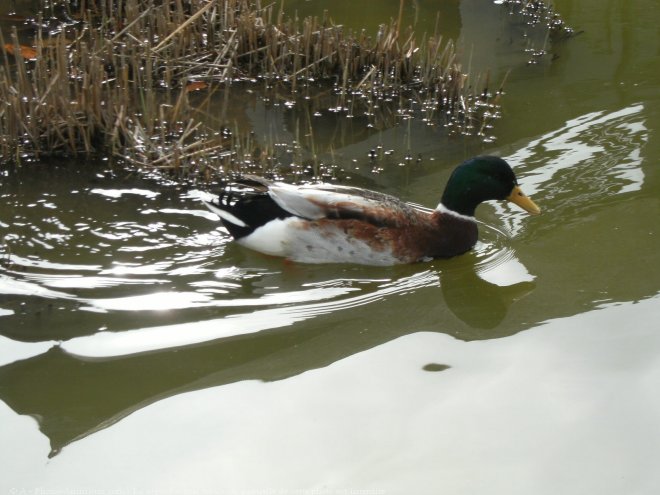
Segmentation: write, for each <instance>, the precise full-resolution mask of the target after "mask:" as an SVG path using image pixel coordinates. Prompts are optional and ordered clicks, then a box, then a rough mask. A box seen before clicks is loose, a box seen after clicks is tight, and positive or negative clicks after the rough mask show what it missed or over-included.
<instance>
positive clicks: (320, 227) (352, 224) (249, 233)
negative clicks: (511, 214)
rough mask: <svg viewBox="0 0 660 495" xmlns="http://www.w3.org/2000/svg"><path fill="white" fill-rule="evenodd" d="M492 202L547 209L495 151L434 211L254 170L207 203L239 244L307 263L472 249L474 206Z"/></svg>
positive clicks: (476, 162)
mask: <svg viewBox="0 0 660 495" xmlns="http://www.w3.org/2000/svg"><path fill="white" fill-rule="evenodd" d="M488 200H508V201H511V202H513V203H515V204H517V205H518V206H520V207H522V208H523V209H524V210H526V211H527V212H529V213H531V214H538V213H540V210H539V208H538V207H537V206H536V205H535V204H534V202H533V201H532V200H531V199H530V198H529V197H527V196H525V195H524V194H523V192H522V191H521V189H520V187H519V186H518V181H517V180H516V176H515V174H514V173H513V170H512V169H511V167H510V166H509V164H508V163H507V162H506V161H504V160H503V159H501V158H498V157H495V156H478V157H476V158H472V159H470V160H467V161H465V162H464V163H462V164H461V165H459V166H458V167H456V169H455V170H454V171H453V173H452V174H451V176H450V178H449V181H448V182H447V186H446V187H445V191H444V193H443V195H442V199H441V201H440V204H439V205H438V206H437V208H435V209H434V210H424V209H421V208H419V207H415V206H413V205H410V204H408V203H405V202H403V201H401V200H399V199H397V198H395V197H393V196H390V195H388V194H383V193H379V192H375V191H369V190H366V189H360V188H357V187H349V186H336V185H329V184H305V185H299V186H296V185H291V184H286V183H283V182H273V181H270V180H267V179H264V178H262V177H256V176H247V175H246V176H244V177H243V178H241V179H238V180H237V181H235V182H233V183H232V184H231V185H229V186H227V187H225V188H224V189H223V190H222V192H221V193H220V194H219V196H218V198H217V200H213V201H210V202H206V204H207V206H208V207H209V209H210V210H211V211H213V212H215V213H216V214H217V215H218V216H219V217H220V219H221V220H222V223H223V225H224V226H225V227H226V228H227V230H228V231H229V233H230V234H231V235H232V236H233V237H234V239H236V242H237V243H238V244H240V245H242V246H245V247H247V248H250V249H253V250H255V251H259V252H262V253H265V254H268V255H273V256H283V257H285V258H288V259H290V260H292V261H298V262H303V263H360V264H366V265H394V264H399V263H413V262H417V261H423V260H428V259H431V258H448V257H452V256H456V255H459V254H462V253H465V252H466V251H469V250H470V249H472V248H473V247H474V245H475V244H476V242H477V222H476V220H475V218H474V212H475V209H476V207H477V206H478V205H479V204H480V203H482V202H483V201H488Z"/></svg>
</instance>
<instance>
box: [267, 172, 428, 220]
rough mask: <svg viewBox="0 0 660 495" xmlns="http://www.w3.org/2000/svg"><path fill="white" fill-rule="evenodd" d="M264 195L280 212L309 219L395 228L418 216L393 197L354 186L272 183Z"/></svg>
mask: <svg viewBox="0 0 660 495" xmlns="http://www.w3.org/2000/svg"><path fill="white" fill-rule="evenodd" d="M268 194H269V195H270V197H271V198H272V199H273V200H274V201H275V202H276V203H277V204H278V206H280V207H281V208H282V209H284V210H286V211H288V212H289V213H291V214H293V215H296V216H299V217H302V218H306V219H309V220H320V219H323V218H328V219H355V220H361V221H364V222H368V223H371V224H374V225H378V226H388V227H398V226H402V225H406V224H409V223H410V222H411V221H414V218H415V217H416V216H417V215H419V214H420V212H419V211H417V210H415V209H414V208H413V207H411V206H410V205H408V204H406V203H404V202H403V201H401V200H399V199H397V198H395V197H394V196H390V195H388V194H383V193H378V192H375V191H369V190H365V189H360V188H357V187H348V186H334V185H330V184H310V185H303V186H294V185H291V184H285V183H280V182H274V183H269V184H268Z"/></svg>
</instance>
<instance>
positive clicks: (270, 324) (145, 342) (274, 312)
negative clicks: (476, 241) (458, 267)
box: [61, 271, 439, 358]
mask: <svg viewBox="0 0 660 495" xmlns="http://www.w3.org/2000/svg"><path fill="white" fill-rule="evenodd" d="M438 284H439V281H438V275H437V273H435V272H432V271H424V272H421V273H417V274H415V275H413V276H410V277H404V278H401V279H398V280H395V281H392V282H386V283H383V284H381V285H380V286H379V287H378V290H376V291H374V292H368V293H363V292H362V291H360V293H359V294H358V295H356V296H354V297H349V298H345V299H336V300H330V299H333V298H337V297H339V296H341V295H345V294H348V293H350V292H353V291H356V290H358V289H356V288H352V287H318V288H313V289H308V290H305V291H299V292H298V293H282V292H279V293H269V294H266V295H264V296H263V297H261V298H258V299H242V300H240V299H231V300H213V299H211V298H210V297H209V298H208V301H207V303H208V304H211V305H219V306H231V307H233V306H238V307H240V306H241V305H246V306H254V305H267V304H283V306H281V307H277V308H269V309H262V310H257V311H254V312H252V313H238V314H232V315H230V316H227V317H224V318H217V319H212V320H206V321H196V322H189V323H181V324H175V325H164V326H156V327H150V328H141V329H135V330H127V331H123V332H102V333H97V334H94V335H89V336H84V337H77V338H74V339H71V340H68V341H66V342H63V343H62V344H61V347H62V348H63V349H64V350H65V351H67V352H69V353H71V354H74V355H77V356H84V357H94V358H98V357H113V356H123V355H127V354H136V353H140V352H147V351H155V350H161V349H167V348H172V347H181V346H186V345H193V344H199V343H202V342H208V341H211V340H216V339H220V338H226V337H232V336H236V335H244V334H248V333H255V332H260V331H263V330H269V329H273V328H281V327H285V326H289V325H292V324H294V323H296V322H299V321H302V320H306V319H309V318H314V317H316V316H320V315H324V314H328V313H331V312H335V311H341V310H345V309H349V308H353V307H357V306H362V305H366V304H368V303H370V302H373V301H376V300H380V299H382V298H384V297H386V296H389V295H391V294H403V293H406V292H408V291H412V290H418V289H419V288H421V287H429V286H433V285H438ZM192 294H195V295H197V296H200V294H198V293H192ZM184 299H185V298H184ZM322 299H329V300H328V301H325V302H320V303H311V304H299V305H289V304H288V303H295V302H309V301H314V300H322ZM174 300H176V298H174ZM94 304H96V306H97V307H99V304H100V302H99V301H95V302H94ZM122 304H123V306H124V309H126V304H127V303H125V302H123V303H120V304H118V305H117V307H121V306H122ZM113 309H116V308H113ZM137 309H144V308H143V307H141V308H137Z"/></svg>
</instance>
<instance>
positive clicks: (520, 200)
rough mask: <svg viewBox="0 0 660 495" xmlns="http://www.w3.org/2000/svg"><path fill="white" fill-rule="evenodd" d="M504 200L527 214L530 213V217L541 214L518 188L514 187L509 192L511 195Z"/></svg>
mask: <svg viewBox="0 0 660 495" xmlns="http://www.w3.org/2000/svg"><path fill="white" fill-rule="evenodd" d="M506 199H507V201H511V202H512V203H515V204H517V205H518V206H520V207H521V208H522V209H523V210H525V211H526V212H527V213H530V214H532V215H538V214H539V213H541V209H540V208H539V207H538V206H536V204H535V203H534V201H532V200H531V199H530V198H529V196H525V193H524V192H522V189H520V186H514V187H513V189H512V190H511V194H509V196H508V197H507V198H506Z"/></svg>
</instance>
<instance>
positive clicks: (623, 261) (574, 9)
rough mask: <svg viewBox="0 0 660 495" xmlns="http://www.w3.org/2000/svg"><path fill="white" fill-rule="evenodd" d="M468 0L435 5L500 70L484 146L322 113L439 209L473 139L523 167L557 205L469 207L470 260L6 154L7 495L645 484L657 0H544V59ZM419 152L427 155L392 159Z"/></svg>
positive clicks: (356, 171)
mask: <svg viewBox="0 0 660 495" xmlns="http://www.w3.org/2000/svg"><path fill="white" fill-rule="evenodd" d="M391 3H392V4H393V5H392V6H388V7H387V8H386V7H383V11H382V16H383V21H388V20H389V17H391V16H396V15H397V11H398V2H391ZM395 3H396V6H394V4H395ZM310 4H311V2H299V3H298V4H294V3H291V5H289V4H287V8H291V9H295V8H298V9H299V11H300V12H303V10H304V8H309V7H310ZM319 4H321V2H319ZM338 5H339V3H338ZM339 7H340V8H341V9H343V8H344V7H343V6H342V5H339ZM477 7H479V6H478V5H476V4H475V3H474V2H469V1H463V2H461V3H460V4H459V6H458V8H457V9H456V10H452V9H449V11H448V12H447V13H446V15H447V16H448V17H449V19H445V20H443V21H442V22H443V25H444V24H445V23H446V24H447V25H450V24H451V26H453V27H448V28H447V29H448V33H450V34H449V35H452V36H455V37H457V38H458V41H459V44H462V45H461V46H463V47H464V48H463V49H464V51H468V48H467V42H468V41H467V40H471V46H470V48H469V51H470V52H471V53H472V54H473V56H472V59H471V60H472V62H471V63H472V65H473V67H475V68H481V67H484V66H489V65H490V66H491V68H492V69H493V71H494V73H495V72H499V73H503V72H504V71H505V70H507V69H511V70H512V72H511V75H510V76H509V79H508V82H507V95H506V99H505V100H504V102H503V104H504V107H503V113H504V117H503V118H502V119H501V120H500V121H499V122H497V128H496V132H495V134H496V136H497V140H496V141H495V143H490V144H479V143H476V142H474V141H469V140H459V139H447V138H446V137H442V134H441V133H440V132H439V131H438V130H437V129H429V128H426V127H425V126H424V125H423V124H421V123H414V124H411V125H410V126H406V125H402V126H397V127H394V128H391V129H386V130H382V131H379V132H370V133H366V134H364V135H362V136H361V137H360V138H355V137H350V139H348V140H347V141H346V142H345V143H344V145H343V146H338V145H337V141H333V137H332V136H333V128H332V127H330V128H327V129H326V131H327V137H326V142H328V143H331V142H332V143H333V146H335V149H334V153H335V157H336V158H335V159H336V161H337V162H339V163H340V164H341V167H342V168H343V169H344V172H343V174H345V175H347V176H349V177H350V179H347V180H349V182H350V183H352V184H358V185H363V186H368V187H372V188H376V189H379V190H382V191H385V192H389V193H392V194H396V195H399V196H402V197H404V198H405V199H407V200H409V201H412V202H415V203H419V204H424V205H426V206H434V205H435V204H436V203H437V201H438V198H439V195H440V192H441V189H442V186H443V185H444V183H445V181H446V179H447V177H448V175H449V173H450V172H451V169H452V168H453V166H454V165H455V164H456V163H458V162H460V161H461V160H462V159H463V158H465V157H467V156H472V155H475V154H478V153H492V154H499V155H501V156H504V157H505V158H507V159H508V160H509V161H510V162H511V163H512V164H513V165H514V168H515V169H516V172H517V174H518V176H519V179H520V181H521V183H522V185H523V188H524V190H525V191H526V192H528V193H529V194H531V195H532V196H533V197H534V199H535V200H536V202H537V203H538V204H539V206H541V208H542V209H543V214H542V215H540V216H538V217H530V216H527V215H525V214H524V213H523V212H520V211H518V210H515V209H514V208H515V207H512V208H509V207H507V206H505V205H500V204H490V205H487V206H482V207H480V210H479V211H478V217H479V219H480V221H481V222H482V225H480V243H479V244H478V245H477V247H476V249H475V250H474V252H471V253H468V254H466V255H464V256H461V257H459V258H455V259H451V260H436V261H433V262H430V263H423V264H418V265H410V266H398V267H391V268H374V267H361V266H351V265H327V266H314V265H300V264H290V263H286V262H283V261H282V260H279V259H274V258H268V257H264V256H261V255H259V254H256V253H252V252H249V251H247V250H244V249H242V248H240V247H239V246H236V245H234V244H233V243H231V242H230V239H229V236H228V235H227V233H226V232H225V231H224V230H223V229H222V228H221V227H220V226H219V225H218V222H217V220H216V219H215V218H214V217H213V215H211V214H210V213H209V212H207V211H206V210H205V209H204V207H203V206H202V205H201V203H200V202H199V195H200V191H198V190H197V189H195V188H192V187H188V186H180V185H177V184H172V183H167V182H164V181H159V180H155V179H153V178H144V177H138V176H135V175H130V174H126V173H125V172H122V171H119V170H114V171H113V170H111V169H109V168H108V167H107V166H105V165H104V164H103V163H96V164H87V166H85V167H80V166H77V165H76V164H73V165H71V164H61V163H60V164H57V163H48V164H38V165H34V166H31V167H30V168H23V169H20V170H5V171H3V174H4V175H3V176H2V182H1V184H0V196H1V199H2V205H3V206H2V208H1V209H0V232H1V235H2V237H3V239H4V241H3V245H4V246H3V248H2V253H1V255H2V259H3V262H2V268H1V269H0V329H1V330H0V401H1V402H0V416H1V417H2V419H1V421H0V445H2V447H0V465H2V466H3V476H2V477H1V478H2V481H0V487H1V488H2V491H7V492H8V491H9V490H11V489H15V490H31V491H30V493H37V492H38V490H42V492H45V490H61V493H73V492H74V491H75V490H79V491H78V492H77V493H81V492H80V490H88V491H92V490H96V493H110V492H112V491H113V490H114V493H147V492H149V493H184V492H188V493H213V494H215V493H218V494H225V493H262V492H263V493H283V494H288V493H332V494H335V493H381V494H386V493H387V494H389V493H456V494H460V493H489V494H492V493H507V494H508V493H521V494H522V493H553V494H554V493H576V494H577V493H612V494H619V493H631V494H646V493H653V492H654V490H655V487H657V486H658V483H659V482H660V479H659V475H658V474H657V469H656V466H657V464H658V461H660V452H659V448H658V445H660V438H659V437H660V432H659V430H658V427H657V418H658V417H659V415H660V400H659V396H658V394H657V384H658V381H659V380H660V359H659V358H658V356H659V355H660V353H659V352H658V351H660V333H658V331H657V323H655V320H656V319H657V315H658V314H660V295H659V292H660V273H659V272H658V270H657V268H656V267H658V266H660V249H658V248H659V247H660V242H659V240H658V235H659V232H658V220H657V219H658V218H659V217H660V201H659V200H658V197H659V196H658V195H659V194H660V177H659V174H658V172H657V166H656V164H657V162H658V160H659V159H660V143H659V142H658V138H657V129H658V128H660V125H659V124H660V119H659V112H658V108H659V106H658V99H659V97H658V93H657V87H658V85H659V84H660V60H659V59H658V55H657V54H658V53H659V51H658V50H659V49H660V39H659V38H658V31H657V27H656V25H655V24H656V23H655V21H654V19H653V16H652V15H649V12H653V11H654V8H655V7H656V4H655V2H651V1H635V2H627V3H625V4H624V3H621V2H619V3H617V2H609V3H607V2H596V1H586V0H585V1H568V0H564V1H559V2H556V9H557V10H558V11H559V12H560V13H561V14H562V15H563V16H564V18H565V19H566V21H567V22H568V24H569V25H572V26H573V27H574V28H576V29H577V30H583V31H584V33H583V34H581V35H579V36H577V37H575V38H574V39H572V40H570V41H567V42H564V43H561V44H559V45H556V46H555V47H554V49H553V53H555V55H556V57H557V58H556V60H554V61H552V63H550V62H549V61H545V62H543V63H540V64H537V65H533V66H530V65H527V63H526V62H527V56H526V54H525V53H523V52H522V51H521V50H519V47H518V46H517V45H516V44H515V43H512V42H511V41H510V40H511V39H512V38H511V36H509V37H508V38H507V37H502V36H500V37H498V40H499V41H497V42H496V43H493V42H492V37H490V36H492V33H515V31H516V30H517V29H520V27H519V26H513V25H511V24H510V23H511V20H510V19H508V18H507V16H506V15H504V16H502V15H499V14H497V15H495V16H494V15H493V13H492V12H491V13H489V12H488V9H480V8H477ZM328 8H330V7H328ZM388 9H389V10H388ZM331 10H333V9H331ZM374 10H375V9H374ZM346 12H347V13H345V14H344V11H343V10H340V9H338V11H337V13H336V14H333V15H334V16H335V20H336V21H337V22H349V21H350V19H351V17H350V15H349V12H350V11H346ZM424 12H426V14H425V15H421V14H423V13H424ZM452 12H453V13H452ZM495 12H497V11H495ZM419 14H420V15H418V18H420V19H424V18H433V19H434V18H435V13H434V12H432V11H421V12H420V13H419ZM406 15H408V16H410V17H409V18H412V17H414V16H413V13H411V12H408V13H407V14H406ZM339 16H345V19H344V20H340V19H339V18H338V17H339ZM372 17H373V18H375V17H378V14H376V12H373V14H372ZM420 22H421V21H420ZM480 31H483V32H485V33H489V35H488V36H480V35H479V32H480ZM451 33H456V34H451ZM265 114H266V111H265V110H264V108H263V107H260V106H259V102H258V101H257V102H256V103H254V105H252V106H251V107H250V108H248V109H247V111H246V113H245V117H246V119H247V120H246V122H253V125H254V126H255V129H257V130H258V131H262V130H263V129H265V128H268V129H273V128H275V127H273V126H271V127H269V124H268V123H267V122H266V120H265V118H261V117H263V116H264V115H265ZM278 118H279V117H278ZM323 122H326V121H323ZM279 129H280V130H279V131H278V130H277V129H276V130H275V131H272V132H280V133H281V134H280V135H278V136H276V137H277V138H282V139H284V138H286V137H287V136H286V130H285V131H282V130H281V126H280V127H279ZM269 132H271V131H269ZM317 132H319V133H322V132H323V131H321V130H319V131H317ZM289 137H290V136H289ZM408 144H409V147H410V149H412V150H414V151H415V152H419V153H421V154H422V160H421V162H420V163H416V162H415V163H411V164H408V165H405V166H399V162H400V161H401V160H400V158H401V157H402V156H404V154H405V153H406V152H407V151H408ZM377 146H384V148H385V149H392V150H393V153H392V155H391V159H389V160H386V161H385V162H384V163H383V166H382V169H383V170H382V171H379V172H378V173H374V172H373V167H372V164H371V162H370V160H369V158H368V154H369V151H370V150H371V149H374V148H376V147H377ZM259 490H261V491H259ZM359 490H363V491H362V492H359Z"/></svg>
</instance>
